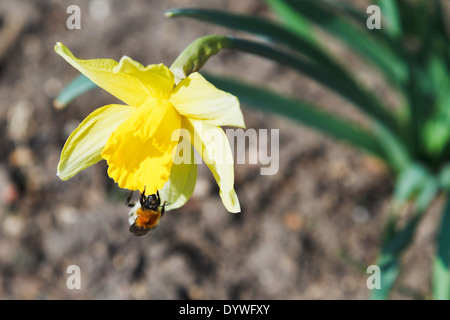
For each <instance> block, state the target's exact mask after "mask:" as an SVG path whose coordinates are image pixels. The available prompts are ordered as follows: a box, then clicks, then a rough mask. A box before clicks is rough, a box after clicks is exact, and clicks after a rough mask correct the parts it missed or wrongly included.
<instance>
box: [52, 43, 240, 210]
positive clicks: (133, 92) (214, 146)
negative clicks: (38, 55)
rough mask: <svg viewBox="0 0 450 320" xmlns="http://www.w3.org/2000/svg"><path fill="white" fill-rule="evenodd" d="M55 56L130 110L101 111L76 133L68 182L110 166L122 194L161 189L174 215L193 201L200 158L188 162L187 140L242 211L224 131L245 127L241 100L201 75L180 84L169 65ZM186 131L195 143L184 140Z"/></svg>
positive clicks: (60, 48)
mask: <svg viewBox="0 0 450 320" xmlns="http://www.w3.org/2000/svg"><path fill="white" fill-rule="evenodd" d="M55 51H56V52H57V53H58V54H59V55H60V56H62V57H63V58H64V59H65V60H66V61H67V62H69V63H70V64H71V65H72V66H73V67H75V68H76V69H78V70H79V71H80V72H81V73H83V74H84V75H85V76H87V77H88V78H89V79H90V80H92V81H93V82H94V83H96V84H97V85H98V86H99V87H101V88H103V89H105V90H106V91H108V92H109V93H111V94H112V95H114V96H115V97H117V98H118V99H120V100H121V101H123V102H124V103H125V104H126V105H122V104H110V105H107V106H104V107H101V108H98V109H96V110H95V111H94V112H92V113H91V114H90V115H88V116H87V118H86V119H84V121H83V122H82V123H81V124H80V125H79V126H78V128H76V129H75V130H74V131H73V132H72V134H71V135H70V136H69V138H68V139H67V141H66V144H65V145H64V148H63V150H62V153H61V159H60V162H59V164H58V171H57V174H58V176H59V177H60V178H61V179H62V180H67V179H69V178H71V177H73V176H74V175H75V174H77V173H78V172H80V171H81V170H84V169H86V168H87V167H89V166H91V165H93V164H95V163H97V162H98V161H100V160H102V159H105V160H106V162H107V164H108V175H109V176H110V177H111V178H112V179H114V181H115V182H117V183H118V185H119V187H120V188H123V189H129V190H140V191H141V192H142V191H143V190H144V188H145V190H146V193H147V194H154V193H156V191H157V190H160V191H159V192H160V194H161V198H162V199H164V200H165V201H168V202H170V203H171V204H170V206H168V207H167V208H166V210H169V209H175V208H178V207H180V206H182V205H183V204H184V203H185V202H186V201H187V200H188V199H189V198H190V196H191V195H192V192H193V189H194V186H195V182H196V178H197V164H196V163H195V161H194V155H193V153H192V152H191V154H190V155H189V156H188V159H187V160H186V156H187V154H186V148H184V149H183V151H180V148H181V147H182V143H181V140H183V142H184V143H186V142H189V143H190V145H189V149H188V151H191V150H193V149H192V146H193V147H194V148H195V149H196V150H197V151H198V153H199V154H200V155H201V156H202V159H203V160H204V162H205V163H206V164H207V165H208V167H209V169H210V170H211V172H212V173H213V175H214V178H215V180H216V182H217V184H218V186H219V188H220V196H221V198H222V202H223V204H224V206H225V207H226V209H227V210H228V211H230V212H239V211H240V205H239V200H238V198H237V195H236V192H235V191H234V168H233V166H234V164H233V157H232V152H231V148H230V145H229V142H228V140H227V137H226V135H225V133H224V131H223V129H222V128H221V127H220V126H235V127H241V128H245V124H244V119H243V116H242V112H241V109H240V106H239V101H238V99H237V98H236V97H235V96H233V95H231V94H229V93H226V92H224V91H221V90H219V89H217V88H216V87H214V86H213V85H212V84H211V83H209V82H208V81H206V80H205V79H204V78H203V77H202V76H201V75H200V74H199V73H197V72H195V73H192V74H190V75H189V76H187V77H186V78H185V79H183V80H181V81H180V82H179V83H178V84H175V77H174V75H173V73H172V71H171V70H170V69H169V68H167V67H166V66H164V65H163V64H152V65H148V66H146V67H144V66H143V65H141V64H140V63H138V62H136V61H134V60H132V59H131V58H129V57H126V56H124V57H123V58H122V59H121V60H120V61H119V62H117V61H114V60H111V59H93V60H82V59H78V58H76V57H75V56H74V55H73V54H72V53H71V52H70V51H69V50H68V49H67V48H66V47H65V46H64V45H63V44H61V43H57V44H56V46H55ZM182 132H188V133H189V135H188V137H187V138H186V137H184V136H183V137H182V138H183V139H180V135H182ZM179 142H180V143H179ZM191 145H192V146H191ZM182 153H183V154H182Z"/></svg>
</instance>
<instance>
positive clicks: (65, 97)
mask: <svg viewBox="0 0 450 320" xmlns="http://www.w3.org/2000/svg"><path fill="white" fill-rule="evenodd" d="M95 88H98V87H97V85H96V84H95V83H93V82H92V81H91V80H89V79H88V78H87V77H86V76H84V75H82V74H80V75H78V76H77V77H76V78H74V79H73V80H72V81H71V82H70V83H69V84H68V85H67V86H66V87H65V88H64V89H63V90H62V91H61V92H60V93H59V95H58V96H57V97H56V99H55V100H54V101H53V105H54V106H55V108H57V109H63V108H65V107H66V106H67V105H68V104H69V103H70V102H72V101H73V100H74V99H76V98H77V97H79V96H81V95H83V94H85V93H86V92H88V91H90V90H92V89H95Z"/></svg>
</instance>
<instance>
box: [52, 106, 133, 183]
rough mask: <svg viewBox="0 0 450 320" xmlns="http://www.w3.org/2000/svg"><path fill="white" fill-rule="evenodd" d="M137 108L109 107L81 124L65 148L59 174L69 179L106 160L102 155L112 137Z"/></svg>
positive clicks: (97, 110) (101, 109)
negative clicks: (103, 159)
mask: <svg viewBox="0 0 450 320" xmlns="http://www.w3.org/2000/svg"><path fill="white" fill-rule="evenodd" d="M135 110H136V108H134V107H130V106H124V105H116V104H112V105H107V106H104V107H102V108H98V109H96V110H95V111H94V112H92V113H91V114H90V115H89V116H87V118H86V119H84V120H83V122H81V123H80V125H79V126H78V128H76V129H75V130H74V131H73V132H72V134H71V135H70V136H69V138H68V139H67V141H66V144H65V145H64V148H63V150H62V152H61V159H60V161H59V164H58V171H57V175H58V176H59V177H60V178H61V179H62V180H67V179H70V178H71V177H73V176H74V175H75V174H77V173H78V172H80V171H81V170H84V169H86V168H87V167H89V166H91V165H93V164H95V163H97V162H98V161H100V160H102V157H101V156H100V153H101V151H102V149H103V147H104V146H105V144H106V141H107V140H108V138H109V136H110V135H111V134H112V133H113V132H114V130H116V129H117V127H118V126H119V125H120V124H121V123H122V122H123V121H125V120H126V119H127V118H128V117H129V116H130V115H131V114H132V113H133V111H135Z"/></svg>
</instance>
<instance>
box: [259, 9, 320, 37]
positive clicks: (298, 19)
mask: <svg viewBox="0 0 450 320" xmlns="http://www.w3.org/2000/svg"><path fill="white" fill-rule="evenodd" d="M265 1H266V2H267V4H268V5H269V6H270V7H271V8H272V10H273V11H274V12H275V13H276V14H277V15H278V16H279V17H280V19H281V23H282V24H283V25H285V26H286V28H288V29H289V30H292V31H293V32H295V33H296V34H298V35H299V36H301V37H302V38H304V39H306V40H308V41H310V42H315V41H316V38H315V36H314V33H313V30H312V28H311V24H310V23H309V21H308V20H307V19H306V18H305V17H304V16H303V15H301V14H300V13H298V12H296V11H294V10H292V8H291V7H290V6H289V5H287V4H286V3H285V2H284V1H279V0H265Z"/></svg>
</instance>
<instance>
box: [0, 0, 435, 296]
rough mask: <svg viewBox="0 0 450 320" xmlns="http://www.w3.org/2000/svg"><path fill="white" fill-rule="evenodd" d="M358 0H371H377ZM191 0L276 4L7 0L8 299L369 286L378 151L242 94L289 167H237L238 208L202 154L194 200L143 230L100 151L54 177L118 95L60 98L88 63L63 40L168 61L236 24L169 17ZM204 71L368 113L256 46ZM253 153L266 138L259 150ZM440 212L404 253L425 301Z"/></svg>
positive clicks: (382, 182)
mask: <svg viewBox="0 0 450 320" xmlns="http://www.w3.org/2000/svg"><path fill="white" fill-rule="evenodd" d="M353 2H354V3H356V4H357V5H358V6H359V7H361V8H362V9H363V10H364V8H366V7H367V1H353ZM71 4H75V5H78V6H79V7H80V8H81V30H68V28H67V27H66V20H67V18H68V17H69V14H67V13H66V9H67V7H68V6H69V5H71ZM187 6H189V7H210V8H219V9H227V10H232V11H234V12H241V13H247V14H253V15H260V16H271V13H270V12H269V10H268V9H267V8H266V7H265V6H264V5H263V4H261V3H260V2H258V1H249V0H248V1H236V0H227V1H220V2H219V1H217V2H214V3H213V2H212V1H208V2H206V1H199V0H170V1H150V0H132V1H127V2H125V1H119V0H104V1H98V0H97V1H94V0H92V1H88V0H70V1H59V0H42V1H24V0H22V1H12V0H6V1H5V0H2V1H1V3H0V298H1V299H367V298H368V296H369V290H368V289H367V287H366V280H367V277H368V276H369V275H368V274H366V273H365V271H366V268H367V266H369V265H371V264H373V263H374V259H375V257H376V253H377V248H378V244H379V240H380V233H381V231H382V226H383V224H384V222H385V220H386V217H387V214H388V204H389V199H390V193H391V191H392V184H391V181H390V179H389V176H388V174H387V172H386V171H385V169H384V167H383V165H382V164H381V163H379V162H378V161H377V160H376V159H373V158H370V157H368V156H366V155H364V154H362V153H360V152H357V151H355V150H353V149H351V148H349V147H348V146H346V145H344V144H341V143H337V142H336V141H334V140H331V139H329V138H327V137H324V136H322V135H320V134H317V133H316V132H314V131H312V130H310V129H308V128H306V127H303V126H299V125H298V124H296V123H293V122H291V121H290V120H287V119H284V118H280V117H277V116H273V115H269V114H265V113H261V112H258V111H257V110H254V109H250V108H247V107H246V106H243V112H244V116H245V119H246V123H247V127H248V128H254V129H256V130H258V129H279V130H280V131H279V133H280V148H279V160H280V164H279V171H278V173H277V174H276V175H272V176H262V175H260V168H261V167H262V165H261V164H256V165H252V164H245V165H244V164H240V165H236V182H235V185H236V191H237V193H238V195H239V199H240V202H241V206H242V213H240V214H231V213H228V212H227V211H226V210H225V208H224V207H223V205H222V203H221V200H220V197H219V195H218V189H217V186H216V185H215V182H214V180H213V177H212V175H211V173H210V172H209V171H208V170H207V169H206V167H205V166H201V167H200V170H199V177H198V181H197V186H196V190H195V193H194V196H193V197H192V198H191V200H190V201H189V202H188V203H187V204H186V205H185V206H184V207H182V208H180V209H178V210H174V211H170V212H168V213H167V214H166V215H165V216H164V218H163V220H162V221H161V224H160V226H159V227H158V228H157V229H155V230H154V231H153V232H151V233H149V234H147V235H146V236H144V237H135V236H133V235H132V234H131V233H130V232H129V231H128V227H129V225H128V221H127V220H128V208H127V207H126V206H125V203H124V202H125V198H126V196H127V195H128V191H127V190H121V189H119V188H118V187H117V185H116V184H115V183H114V182H113V181H112V180H111V179H110V178H109V177H108V176H107V174H106V165H105V163H104V162H100V163H98V164H97V165H95V166H93V167H91V168H89V169H87V170H85V171H83V172H81V173H80V174H78V175H77V176H75V177H74V178H72V179H71V180H69V181H66V182H63V181H60V180H59V179H58V178H57V176H56V167H57V163H58V160H59V155H60V152H61V149H62V147H63V145H64V142H65V140H66V138H67V137H68V135H69V134H70V132H71V131H72V130H73V129H74V128H75V127H76V126H77V125H78V123H79V122H80V121H81V120H82V119H84V117H86V116H87V115H88V114H89V113H90V112H91V111H93V110H94V109H95V108H97V107H100V106H103V105H106V104H110V103H113V102H115V100H114V99H115V98H114V97H112V96H111V95H109V94H108V93H106V92H104V91H102V90H94V91H91V92H89V93H88V94H86V95H84V96H82V97H80V98H78V99H77V100H75V101H74V102H73V103H72V104H70V105H69V106H68V107H67V108H66V109H64V110H56V109H54V107H53V105H52V100H53V99H54V98H55V97H56V95H57V94H58V92H59V91H60V90H61V89H62V88H63V87H64V86H65V85H66V84H68V83H69V81H70V80H71V79H73V77H75V76H76V75H77V71H76V70H75V69H73V68H72V67H71V66H70V65H69V64H68V63H66V62H65V61H64V60H63V59H62V58H60V57H59V56H58V55H57V54H56V53H55V52H54V50H53V46H54V44H55V43H56V42H57V41H60V42H62V43H64V44H65V45H66V46H68V47H69V49H70V50H71V51H72V52H73V53H74V54H75V55H76V56H78V57H81V58H85V59H88V58H113V59H115V60H119V59H120V58H121V57H122V55H127V56H130V57H132V58H133V59H135V60H137V61H139V62H141V63H142V64H151V63H160V62H162V63H165V64H166V65H170V64H171V63H172V62H173V60H174V59H175V58H176V57H177V55H178V54H179V53H180V52H181V51H182V50H183V49H184V48H185V47H186V45H188V44H189V43H190V42H191V41H193V40H194V39H196V38H197V37H200V36H203V35H206V34H211V33H221V34H236V32H234V31H231V30H227V29H223V28H219V27H214V26H211V25H208V24H204V23H201V22H197V21H193V20H188V19H174V20H171V19H167V18H164V12H165V11H166V10H167V9H170V8H175V7H187ZM328 43H329V45H330V49H331V50H333V51H334V52H335V53H336V55H337V56H338V57H339V58H340V59H341V60H342V61H343V63H348V64H351V65H352V66H353V68H352V70H353V71H354V72H355V73H357V74H358V76H359V77H360V79H361V81H364V82H366V83H367V84H368V85H370V86H371V87H372V88H373V89H374V90H376V91H377V93H378V94H380V95H383V96H384V97H386V99H389V101H394V102H395V96H392V95H391V94H390V93H389V90H388V89H389V88H386V87H385V86H384V85H383V82H382V81H380V79H378V78H377V77H376V74H374V73H373V72H372V70H371V69H370V68H368V67H367V66H366V65H365V64H364V63H362V62H361V61H359V60H357V59H356V58H355V57H353V56H352V55H351V54H348V53H347V52H346V51H345V48H344V47H343V46H342V45H340V44H339V43H334V42H333V41H328ZM205 70H208V71H210V72H214V73H218V74H224V75H230V76H234V77H237V78H240V79H243V80H247V81H250V82H253V83H259V84H263V85H266V86H267V87H270V88H272V89H274V90H276V91H278V92H284V93H286V94H290V95H293V96H297V97H301V98H302V99H305V100H308V101H312V102H315V103H317V104H318V105H322V106H323V107H325V108H327V109H329V110H334V111H335V112H337V113H341V114H345V115H346V116H349V117H351V118H353V119H356V120H358V121H364V119H363V118H362V117H361V116H360V115H358V113H357V112H355V110H354V109H353V108H352V107H351V106H350V105H348V104H347V103H346V102H345V101H343V100H342V99H341V98H339V97H337V96H335V95H333V94H331V93H330V92H328V91H327V90H325V89H323V88H322V87H321V86H320V85H318V84H316V83H314V82H312V81H309V80H308V79H305V78H304V77H302V76H300V75H298V74H296V73H293V72H292V71H290V70H287V69H286V68H284V67H281V66H279V65H277V64H274V63H271V62H268V61H265V60H262V59H260V58H256V57H254V56H250V55H246V54H240V53H236V52H227V51H223V52H221V53H220V54H219V55H217V56H215V57H214V58H212V59H211V60H210V61H209V62H208V63H207V65H206V67H205ZM269 132H270V131H269ZM256 151H257V146H255V145H252V146H250V147H249V148H248V150H247V152H248V153H250V152H256ZM273 152H274V151H273ZM439 205H440V204H437V207H439ZM437 209H438V208H437ZM437 209H436V210H432V211H431V212H430V213H429V215H428V216H427V217H426V219H425V220H424V223H423V224H422V227H421V229H420V230H419V233H418V236H417V237H416V241H415V244H414V246H413V247H412V248H411V249H410V250H409V251H408V252H407V254H406V255H405V257H404V258H405V259H404V274H403V276H402V277H401V279H400V283H399V286H398V288H397V290H396V292H395V293H394V295H393V298H395V299H416V298H426V297H428V294H429V290H428V286H429V282H430V278H429V271H430V260H431V257H432V254H433V250H434V248H433V245H432V240H433V237H434V230H435V227H434V220H435V217H436V212H438V210H437ZM70 265H78V266H79V267H80V269H81V275H82V277H81V286H82V288H81V289H80V290H69V289H68V288H67V286H66V279H67V278H68V276H69V274H67V272H66V270H67V267H68V266H70Z"/></svg>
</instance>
